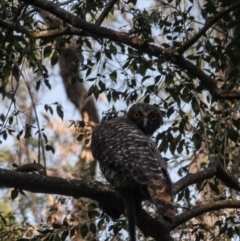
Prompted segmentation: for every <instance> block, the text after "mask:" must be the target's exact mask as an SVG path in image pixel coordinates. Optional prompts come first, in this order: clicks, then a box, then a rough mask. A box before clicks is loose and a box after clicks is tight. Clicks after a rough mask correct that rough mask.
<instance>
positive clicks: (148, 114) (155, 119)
mask: <svg viewBox="0 0 240 241" xmlns="http://www.w3.org/2000/svg"><path fill="white" fill-rule="evenodd" d="M127 117H128V118H129V119H130V120H132V121H133V122H134V123H135V124H136V125H137V126H138V128H139V129H140V130H141V131H142V132H143V133H144V134H145V135H147V136H151V135H152V134H153V133H154V132H155V131H156V130H157V129H158V128H159V127H160V125H161V124H162V123H163V117H162V113H161V111H160V110H159V109H158V107H157V106H155V105H150V104H146V103H137V104H134V105H132V106H131V107H130V109H129V111H128V113H127Z"/></svg>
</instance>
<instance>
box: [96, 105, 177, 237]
mask: <svg viewBox="0 0 240 241" xmlns="http://www.w3.org/2000/svg"><path fill="white" fill-rule="evenodd" d="M161 124H162V114H161V111H160V110H159V109H158V107H157V106H155V105H150V104H145V103H136V104H134V105H132V106H131V107H130V109H129V111H128V112H127V113H126V114H125V115H124V116H122V117H117V118H114V119H111V120H109V121H106V122H103V123H101V124H100V125H99V126H97V127H96V128H95V130H94V131H93V134H92V152H93V156H94V158H95V159H96V160H98V161H99V165H100V169H101V171H102V173H103V175H104V176H105V178H106V179H107V181H108V182H109V183H110V184H112V185H113V186H114V188H115V189H116V190H117V191H118V192H119V193H120V194H122V196H123V200H124V205H125V209H126V212H127V216H128V220H129V235H130V238H131V240H132V241H133V240H136V239H135V217H134V215H136V213H137V209H138V208H139V205H140V206H141V202H142V201H144V200H149V201H151V202H153V203H154V204H155V206H156V207H157V210H158V213H159V214H160V215H162V216H163V217H164V218H165V219H166V220H168V221H171V220H172V219H173V218H174V215H175V209H174V205H173V203H172V191H171V185H172V182H171V179H170V177H169V174H168V171H167V168H166V163H165V161H164V160H163V158H162V157H161V154H160V153H159V151H158V149H157V146H156V145H155V143H154V142H153V141H152V140H151V139H150V137H151V136H152V134H153V133H154V132H155V131H156V130H157V129H158V128H159V127H160V125H161ZM133 203H134V205H133ZM133 207H134V209H135V210H134V211H133V210H132V209H133ZM130 209H131V210H130ZM133 232H134V233H133Z"/></svg>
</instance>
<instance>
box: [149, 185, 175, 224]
mask: <svg viewBox="0 0 240 241" xmlns="http://www.w3.org/2000/svg"><path fill="white" fill-rule="evenodd" d="M148 191H149V194H150V196H151V199H152V201H153V203H154V204H155V206H156V208H157V210H158V212H159V213H160V214H161V215H162V216H163V217H164V218H165V219H166V220H167V221H169V222H170V223H171V222H172V221H173V219H174V217H175V213H176V208H175V206H174V204H173V202H172V195H171V193H170V192H169V190H168V188H167V185H160V186H149V187H148Z"/></svg>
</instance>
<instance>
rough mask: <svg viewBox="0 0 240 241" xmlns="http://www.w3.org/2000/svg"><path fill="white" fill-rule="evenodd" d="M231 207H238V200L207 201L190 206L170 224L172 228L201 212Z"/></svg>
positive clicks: (239, 202)
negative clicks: (189, 208) (190, 207)
mask: <svg viewBox="0 0 240 241" xmlns="http://www.w3.org/2000/svg"><path fill="white" fill-rule="evenodd" d="M225 208H227V209H232V208H240V201H238V200H222V201H215V202H211V203H207V204H204V205H200V206H197V207H194V208H192V209H191V210H189V211H186V212H184V213H183V214H180V215H179V216H178V217H176V219H175V220H174V222H173V225H172V226H171V228H172V229H174V228H176V227H177V226H179V225H181V224H183V223H185V222H187V221H189V220H190V219H192V218H194V217H197V216H199V215H201V214H203V213H206V212H210V211H213V210H219V209H225Z"/></svg>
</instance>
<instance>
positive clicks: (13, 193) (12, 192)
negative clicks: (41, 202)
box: [11, 188, 18, 200]
mask: <svg viewBox="0 0 240 241" xmlns="http://www.w3.org/2000/svg"><path fill="white" fill-rule="evenodd" d="M17 196H18V190H17V189H16V188H14V189H13V190H12V191H11V198H12V200H14V199H15V198H16V197H17Z"/></svg>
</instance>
